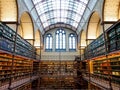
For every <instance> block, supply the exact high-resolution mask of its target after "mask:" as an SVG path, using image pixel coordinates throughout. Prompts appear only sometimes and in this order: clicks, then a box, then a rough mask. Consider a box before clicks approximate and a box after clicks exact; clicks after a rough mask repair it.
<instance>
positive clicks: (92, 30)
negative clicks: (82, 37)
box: [86, 12, 103, 44]
mask: <svg viewBox="0 0 120 90" xmlns="http://www.w3.org/2000/svg"><path fill="white" fill-rule="evenodd" d="M101 33H103V30H102V29H101V25H100V16H99V14H98V13H97V12H93V13H92V14H91V16H90V19H89V23H88V27H87V36H86V37H87V44H89V43H90V42H91V41H93V40H94V39H96V38H97V37H98V36H99V35H100V34H101Z"/></svg>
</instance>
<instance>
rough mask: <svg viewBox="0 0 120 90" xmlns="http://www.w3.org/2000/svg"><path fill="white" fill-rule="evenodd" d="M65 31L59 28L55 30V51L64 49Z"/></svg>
mask: <svg viewBox="0 0 120 90" xmlns="http://www.w3.org/2000/svg"><path fill="white" fill-rule="evenodd" d="M65 50H66V47H65V31H64V30H63V29H62V28H59V29H58V30H57V31H56V51H65Z"/></svg>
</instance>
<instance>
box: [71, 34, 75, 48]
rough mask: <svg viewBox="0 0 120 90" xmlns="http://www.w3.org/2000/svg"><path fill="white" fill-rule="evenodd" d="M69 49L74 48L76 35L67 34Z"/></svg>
mask: <svg viewBox="0 0 120 90" xmlns="http://www.w3.org/2000/svg"><path fill="white" fill-rule="evenodd" d="M69 49H76V37H75V35H74V34H70V35H69Z"/></svg>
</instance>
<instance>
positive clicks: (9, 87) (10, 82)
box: [8, 22, 19, 90]
mask: <svg viewBox="0 0 120 90" xmlns="http://www.w3.org/2000/svg"><path fill="white" fill-rule="evenodd" d="M18 25H19V24H18V22H16V32H15V37H14V38H15V41H14V48H13V54H12V66H11V75H10V80H9V86H8V89H9V90H12V89H11V85H12V78H13V69H14V57H15V50H16V40H17V32H18Z"/></svg>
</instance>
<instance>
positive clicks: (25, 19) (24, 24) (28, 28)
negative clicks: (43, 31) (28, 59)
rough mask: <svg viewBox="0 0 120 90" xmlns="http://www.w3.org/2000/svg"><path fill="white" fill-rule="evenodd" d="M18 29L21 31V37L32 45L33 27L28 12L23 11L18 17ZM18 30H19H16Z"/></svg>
mask: <svg viewBox="0 0 120 90" xmlns="http://www.w3.org/2000/svg"><path fill="white" fill-rule="evenodd" d="M19 27H20V28H19V29H20V31H22V37H23V38H24V39H26V40H27V41H29V42H30V43H31V44H32V45H33V43H34V42H33V41H34V27H33V22H32V18H31V16H30V14H29V13H28V12H24V13H23V14H22V16H21V18H20V26H19ZM18 31H19V30H18Z"/></svg>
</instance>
